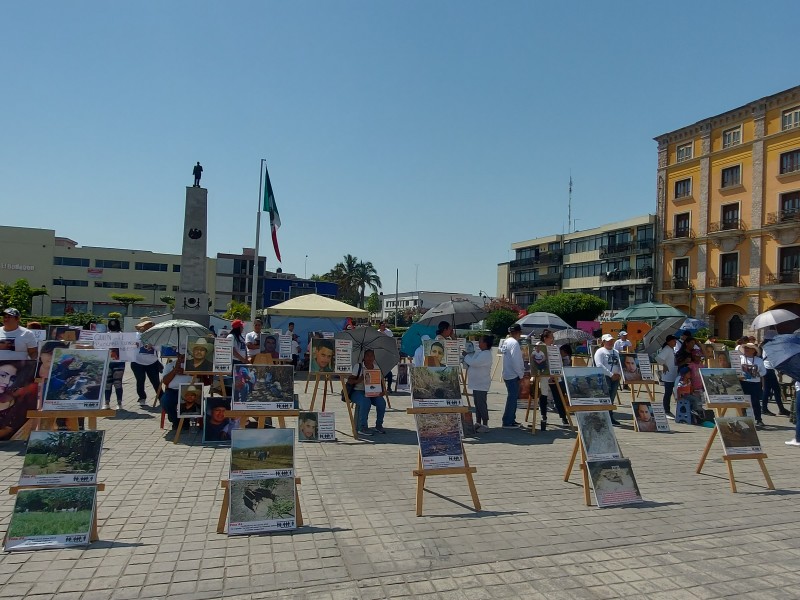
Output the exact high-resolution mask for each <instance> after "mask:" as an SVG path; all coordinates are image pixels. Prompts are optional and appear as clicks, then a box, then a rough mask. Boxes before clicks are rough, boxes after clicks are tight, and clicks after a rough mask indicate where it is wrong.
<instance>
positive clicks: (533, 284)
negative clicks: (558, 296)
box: [510, 274, 561, 291]
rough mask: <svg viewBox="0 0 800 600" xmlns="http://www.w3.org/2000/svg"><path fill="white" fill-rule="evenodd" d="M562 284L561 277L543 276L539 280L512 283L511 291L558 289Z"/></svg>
mask: <svg viewBox="0 0 800 600" xmlns="http://www.w3.org/2000/svg"><path fill="white" fill-rule="evenodd" d="M560 283H561V275H560V274H559V275H542V276H541V277H539V278H538V279H531V280H529V281H512V282H511V286H510V287H511V290H512V291H517V290H532V289H536V288H543V287H556V286H558V285H559V284H560Z"/></svg>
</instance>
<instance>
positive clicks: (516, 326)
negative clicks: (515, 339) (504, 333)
mask: <svg viewBox="0 0 800 600" xmlns="http://www.w3.org/2000/svg"><path fill="white" fill-rule="evenodd" d="M515 331H522V325H520V324H519V323H514V324H513V325H512V326H511V327H509V328H508V333H514V332H515Z"/></svg>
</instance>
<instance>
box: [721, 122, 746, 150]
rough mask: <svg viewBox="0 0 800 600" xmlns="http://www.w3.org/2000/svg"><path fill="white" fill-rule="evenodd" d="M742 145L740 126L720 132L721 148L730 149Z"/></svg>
mask: <svg viewBox="0 0 800 600" xmlns="http://www.w3.org/2000/svg"><path fill="white" fill-rule="evenodd" d="M741 143H742V126H741V125H739V126H737V127H731V128H730V129H726V130H725V131H723V132H722V147H723V148H730V147H731V146H738V145H739V144H741Z"/></svg>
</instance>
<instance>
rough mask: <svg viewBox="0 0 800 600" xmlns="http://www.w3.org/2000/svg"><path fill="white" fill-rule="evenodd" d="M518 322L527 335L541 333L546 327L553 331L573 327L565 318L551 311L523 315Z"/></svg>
mask: <svg viewBox="0 0 800 600" xmlns="http://www.w3.org/2000/svg"><path fill="white" fill-rule="evenodd" d="M516 324H518V325H519V326H520V327H522V333H524V334H525V335H539V334H541V333H542V331H544V330H545V329H550V330H551V331H556V330H558V329H572V327H571V326H570V324H569V323H567V322H566V321H565V320H564V319H562V318H561V317H559V316H558V315H554V314H553V313H549V312H534V313H530V314H529V315H525V316H524V317H522V318H521V319H520V320H519V321H517V322H516V323H515V325H516Z"/></svg>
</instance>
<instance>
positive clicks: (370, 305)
mask: <svg viewBox="0 0 800 600" xmlns="http://www.w3.org/2000/svg"><path fill="white" fill-rule="evenodd" d="M366 309H367V310H368V311H369V313H370V314H372V315H374V314H375V313H379V312H381V297H380V296H379V295H378V292H372V293H371V294H370V295H369V298H367V306H366Z"/></svg>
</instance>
